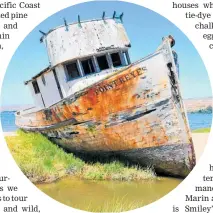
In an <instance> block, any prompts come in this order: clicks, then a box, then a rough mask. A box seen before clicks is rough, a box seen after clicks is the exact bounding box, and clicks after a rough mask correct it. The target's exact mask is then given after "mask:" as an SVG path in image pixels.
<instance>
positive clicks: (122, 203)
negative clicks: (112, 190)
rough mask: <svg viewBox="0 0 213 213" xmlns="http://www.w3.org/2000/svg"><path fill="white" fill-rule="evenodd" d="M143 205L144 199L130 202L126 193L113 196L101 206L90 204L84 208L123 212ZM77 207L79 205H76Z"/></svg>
mask: <svg viewBox="0 0 213 213" xmlns="http://www.w3.org/2000/svg"><path fill="white" fill-rule="evenodd" d="M143 205H144V204H143V201H141V202H129V200H128V196H127V195H124V196H123V197H113V198H112V200H110V201H107V202H105V203H104V204H103V205H100V206H97V205H92V204H89V205H88V206H87V207H86V208H84V210H86V211H89V212H123V211H128V210H133V209H137V208H140V207H142V206H143ZM76 208H79V207H78V206H76ZM80 209H81V208H80Z"/></svg>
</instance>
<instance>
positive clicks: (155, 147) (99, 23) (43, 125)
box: [16, 14, 195, 177]
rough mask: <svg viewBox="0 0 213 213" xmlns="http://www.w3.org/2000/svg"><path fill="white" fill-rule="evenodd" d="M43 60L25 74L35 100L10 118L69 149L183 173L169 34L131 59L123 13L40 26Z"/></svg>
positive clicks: (188, 162)
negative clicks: (46, 64)
mask: <svg viewBox="0 0 213 213" xmlns="http://www.w3.org/2000/svg"><path fill="white" fill-rule="evenodd" d="M41 42H43V43H44V44H45V47H46V49H47V53H48V57H49V62H50V66H49V67H47V68H46V69H44V70H42V71H41V72H40V73H38V74H37V75H36V76H34V77H33V78H32V79H30V80H28V81H26V82H25V84H26V85H27V86H28V87H29V89H30V91H31V93H32V97H33V99H34V101H35V107H34V108H30V109H26V110H22V111H19V112H17V113H16V124H17V125H18V126H19V127H20V128H21V129H24V130H26V131H34V132H40V133H42V134H44V135H45V136H47V137H48V138H50V139H51V140H52V141H54V142H55V143H57V144H59V145H60V146H62V147H64V148H65V149H67V150H69V151H71V152H84V153H90V154H95V155H100V156H105V155H107V154H115V155H120V156H122V157H123V158H125V159H128V160H130V161H132V162H137V163H139V164H141V165H142V166H146V167H153V168H154V169H155V170H156V172H159V173H164V174H168V175H172V176H181V177H186V176H187V175H188V174H189V172H190V171H191V170H192V169H193V167H194V166H195V153H194V148H193V142H192V138H191V135H190V129H189V125H188V120H187V116H186V112H185V109H184V105H183V101H182V98H181V93H180V89H179V80H178V61H177V54H176V53H175V52H174V51H173V50H172V47H173V46H174V43H175V41H174V39H173V37H172V36H168V37H166V38H164V39H163V41H162V43H161V45H160V46H159V47H158V48H157V50H156V51H155V52H154V53H153V54H151V55H149V56H147V57H145V58H143V59H141V60H138V61H136V62H134V63H131V61H130V56H129V54H128V49H129V48H130V47H131V44H130V41H129V39H128V36H127V33H126V31H125V29H124V26H123V23H122V15H120V16H116V14H114V15H113V18H105V17H104V15H103V17H102V19H96V20H90V21H83V22H81V21H80V18H79V21H78V22H77V23H73V24H67V23H66V21H65V24H64V25H63V26H60V27H58V28H55V29H52V30H50V31H49V32H48V33H43V36H42V38H41Z"/></svg>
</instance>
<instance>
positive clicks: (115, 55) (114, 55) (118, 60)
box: [111, 53, 122, 67]
mask: <svg viewBox="0 0 213 213" xmlns="http://www.w3.org/2000/svg"><path fill="white" fill-rule="evenodd" d="M111 59H112V64H113V66H114V67H119V66H121V65H122V64H121V58H120V55H119V53H112V54H111Z"/></svg>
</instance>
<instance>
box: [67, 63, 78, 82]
mask: <svg viewBox="0 0 213 213" xmlns="http://www.w3.org/2000/svg"><path fill="white" fill-rule="evenodd" d="M65 66H66V70H67V78H68V80H72V79H74V78H78V77H80V76H81V74H80V72H79V70H78V66H77V63H76V62H73V63H70V64H66V65H65Z"/></svg>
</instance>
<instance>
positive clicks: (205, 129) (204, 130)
mask: <svg viewBox="0 0 213 213" xmlns="http://www.w3.org/2000/svg"><path fill="white" fill-rule="evenodd" d="M210 130H211V128H202V129H196V130H193V131H192V132H193V133H209V132H210Z"/></svg>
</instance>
